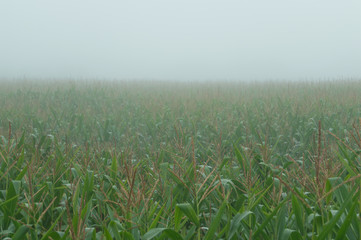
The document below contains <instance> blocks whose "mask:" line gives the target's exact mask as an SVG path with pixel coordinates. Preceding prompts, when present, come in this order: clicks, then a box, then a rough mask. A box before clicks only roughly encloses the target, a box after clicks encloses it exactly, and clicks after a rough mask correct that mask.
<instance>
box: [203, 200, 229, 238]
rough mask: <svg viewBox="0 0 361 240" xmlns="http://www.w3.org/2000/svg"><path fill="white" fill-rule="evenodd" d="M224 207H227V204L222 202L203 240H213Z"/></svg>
mask: <svg viewBox="0 0 361 240" xmlns="http://www.w3.org/2000/svg"><path fill="white" fill-rule="evenodd" d="M226 206H227V202H226V201H224V202H223V203H222V205H221V207H220V208H219V210H218V212H217V215H216V217H215V218H214V220H213V221H212V222H211V226H210V227H209V230H208V232H207V234H206V236H205V237H204V239H205V240H209V239H214V234H215V232H216V230H217V228H219V224H220V223H221V219H222V217H223V213H224V211H225V209H226Z"/></svg>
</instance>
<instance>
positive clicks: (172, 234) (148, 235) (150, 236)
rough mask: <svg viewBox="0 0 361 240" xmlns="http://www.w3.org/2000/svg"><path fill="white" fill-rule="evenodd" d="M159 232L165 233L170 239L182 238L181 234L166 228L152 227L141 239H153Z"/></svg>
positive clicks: (181, 239) (179, 239) (177, 239)
mask: <svg viewBox="0 0 361 240" xmlns="http://www.w3.org/2000/svg"><path fill="white" fill-rule="evenodd" d="M161 233H163V234H165V235H166V236H167V237H169V238H170V239H172V240H183V238H182V236H181V235H179V233H177V232H176V231H174V230H172V229H168V228H153V229H151V230H149V231H148V232H147V233H146V234H144V235H143V237H142V239H143V240H149V239H153V238H155V237H156V236H158V235H159V234H161Z"/></svg>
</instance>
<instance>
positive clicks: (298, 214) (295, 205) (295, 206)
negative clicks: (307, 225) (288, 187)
mask: <svg viewBox="0 0 361 240" xmlns="http://www.w3.org/2000/svg"><path fill="white" fill-rule="evenodd" d="M301 206H302V205H301V204H300V203H299V201H298V199H297V197H296V196H295V195H292V210H293V213H294V214H295V218H296V224H297V228H298V230H299V231H300V232H301V234H302V235H304V233H305V230H304V225H303V222H304V220H303V211H302V207H301Z"/></svg>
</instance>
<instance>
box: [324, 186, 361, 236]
mask: <svg viewBox="0 0 361 240" xmlns="http://www.w3.org/2000/svg"><path fill="white" fill-rule="evenodd" d="M357 187H358V185H355V186H354V187H353V189H352V191H351V193H350V194H348V196H347V198H346V200H345V202H344V203H343V204H342V206H341V207H340V208H339V209H338V211H337V214H336V215H335V216H334V217H333V218H331V219H330V221H328V222H327V223H326V224H325V225H324V228H323V229H322V232H321V233H320V235H319V236H318V238H317V239H318V240H323V239H326V237H327V236H328V235H329V234H330V233H331V232H332V230H333V228H334V227H335V225H336V223H337V221H338V220H339V219H340V217H341V216H342V214H344V212H345V210H346V207H347V205H348V204H349V203H350V201H351V200H352V197H353V194H352V193H354V192H355V191H356V189H357Z"/></svg>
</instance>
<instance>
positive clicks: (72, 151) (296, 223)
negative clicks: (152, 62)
mask: <svg viewBox="0 0 361 240" xmlns="http://www.w3.org/2000/svg"><path fill="white" fill-rule="evenodd" d="M360 93H361V82H359V81H351V80H350V81H341V80H340V81H333V82H332V81H329V82H294V83H291V82H262V83H261V82H260V83H234V82H224V83H221V82H210V83H205V82H193V83H184V82H172V83H171V82H142V81H135V82H131V81H128V82H127V81H123V82H101V81H83V82H82V81H76V82H74V81H62V82H61V81H59V82H40V81H38V82H37V81H18V82H16V81H15V82H6V81H3V82H1V83H0V190H1V191H0V239H14V240H16V239H41V240H43V239H53V240H59V239H89V240H90V239H106V240H108V239H117V240H120V239H126V240H127V239H128V240H140V239H141V240H150V239H173V240H191V239H197V240H200V239H207V240H210V239H227V240H234V239H284V240H287V239H290V240H292V239H317V240H322V239H361V232H360V231H361V219H360V210H361V208H360V207H361V191H360V184H361V182H360V181H361V158H360V157H361V122H360V119H361V104H360V103H361V94H360Z"/></svg>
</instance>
